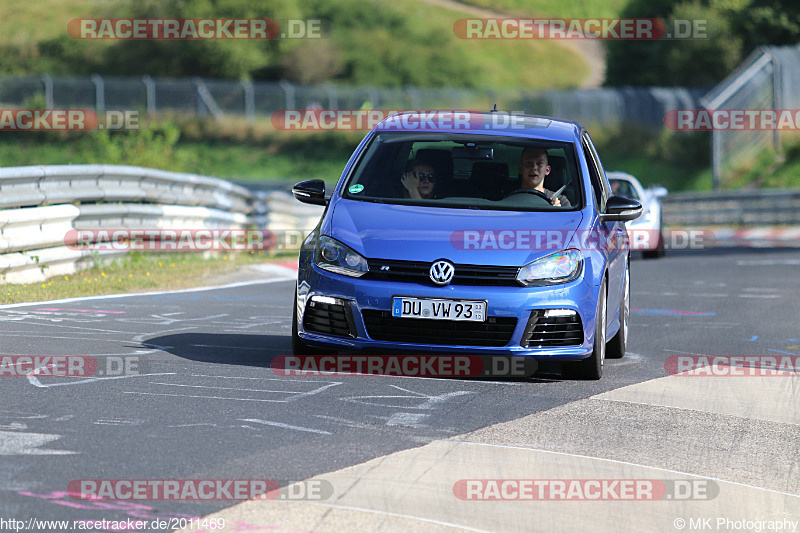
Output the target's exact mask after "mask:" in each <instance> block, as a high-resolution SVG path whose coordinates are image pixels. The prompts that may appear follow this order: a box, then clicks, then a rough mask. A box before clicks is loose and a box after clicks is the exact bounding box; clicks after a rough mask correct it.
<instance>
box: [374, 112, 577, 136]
mask: <svg viewBox="0 0 800 533" xmlns="http://www.w3.org/2000/svg"><path fill="white" fill-rule="evenodd" d="M456 114H461V115H460V120H461V122H460V126H459V127H454V126H453V125H452V124H453V122H452V121H453V118H454V116H455V115H456ZM448 118H449V120H448ZM440 119H441V120H440ZM465 120H466V121H467V122H468V123H466V124H465V123H464V121H465ZM403 121H406V122H407V123H408V122H413V123H414V124H420V123H422V124H425V126H424V127H418V128H410V127H409V128H406V127H403V126H402V123H403ZM583 129H584V128H583V126H581V124H580V123H578V122H572V121H568V120H560V119H556V118H553V117H545V116H539V115H527V114H520V113H505V112H497V111H490V112H477V111H452V110H441V111H401V112H398V113H393V114H391V115H389V116H388V117H386V118H385V119H383V120H382V121H381V122H380V123H378V124H377V125H376V126H375V127H374V128H373V130H372V131H397V132H405V133H408V132H413V131H419V132H423V131H424V132H433V133H470V134H475V133H477V134H483V135H502V136H509V137H533V138H536V139H543V140H550V141H561V142H575V141H576V140H577V139H579V138H580V134H581V131H583Z"/></svg>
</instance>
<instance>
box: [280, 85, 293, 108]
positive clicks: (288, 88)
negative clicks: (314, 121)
mask: <svg viewBox="0 0 800 533" xmlns="http://www.w3.org/2000/svg"><path fill="white" fill-rule="evenodd" d="M280 86H281V89H283V92H285V93H286V109H294V108H295V107H297V105H296V104H295V98H294V86H293V85H292V84H291V83H289V82H288V81H286V80H281V81H280Z"/></svg>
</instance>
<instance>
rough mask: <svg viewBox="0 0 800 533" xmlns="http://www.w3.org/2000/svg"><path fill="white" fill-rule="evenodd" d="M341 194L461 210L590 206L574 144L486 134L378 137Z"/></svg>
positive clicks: (576, 207)
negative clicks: (586, 202) (584, 197)
mask: <svg viewBox="0 0 800 533" xmlns="http://www.w3.org/2000/svg"><path fill="white" fill-rule="evenodd" d="M537 190H538V192H537ZM341 194H342V196H343V197H345V198H349V199H353V200H362V201H374V202H385V203H413V204H417V205H430V206H436V207H452V208H461V209H497V210H514V211H520V210H523V211H526V210H531V211H540V210H575V209H580V208H581V207H582V195H581V193H580V180H579V179H577V165H576V163H575V152H574V150H573V148H572V145H571V144H570V143H563V142H554V141H543V140H534V139H520V138H515V137H513V138H511V137H494V136H484V135H465V134H461V135H457V134H443V133H428V134H420V133H402V132H391V133H387V132H384V133H379V134H376V135H375V136H374V137H373V139H372V141H371V142H370V144H369V147H368V148H367V149H366V151H365V154H364V156H363V157H362V159H361V160H360V161H359V162H358V164H357V165H356V167H355V168H354V170H353V171H352V172H351V174H350V176H349V177H348V179H347V181H346V182H345V184H344V186H343V187H342V189H341ZM554 196H556V198H558V201H553V200H552V198H553V197H554ZM553 204H555V205H553Z"/></svg>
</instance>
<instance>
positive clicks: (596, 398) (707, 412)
mask: <svg viewBox="0 0 800 533" xmlns="http://www.w3.org/2000/svg"><path fill="white" fill-rule="evenodd" d="M591 399H592V400H598V401H602V402H617V403H627V404H631V405H646V406H648V407H663V408H665V409H678V410H680V411H691V412H693V413H702V414H704V415H707V414H721V415H723V416H732V417H735V418H741V419H743V420H748V421H752V420H753V419H748V418H745V417H741V416H738V415H734V414H730V413H717V412H715V411H703V410H702V409H692V408H691V407H677V406H675V405H664V404H660V403H649V402H632V401H630V400H615V399H613V398H599V397H597V396H593V397H592V398H591ZM774 423H776V424H787V425H789V426H800V424H794V423H792V422H774Z"/></svg>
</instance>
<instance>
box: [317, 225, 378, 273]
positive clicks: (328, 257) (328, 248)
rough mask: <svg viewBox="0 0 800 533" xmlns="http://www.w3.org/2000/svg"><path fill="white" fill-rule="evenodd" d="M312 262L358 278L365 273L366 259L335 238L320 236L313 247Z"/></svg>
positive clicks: (329, 269) (366, 268)
mask: <svg viewBox="0 0 800 533" xmlns="http://www.w3.org/2000/svg"><path fill="white" fill-rule="evenodd" d="M314 263H315V264H316V265H317V266H318V267H320V268H322V269H325V270H328V271H330V272H336V273H337V274H343V275H345V276H352V277H354V278H359V277H361V276H363V275H364V274H366V273H367V270H368V267H367V260H366V259H364V257H363V256H362V255H361V254H359V253H358V252H356V251H354V250H353V249H352V248H350V247H349V246H346V245H344V244H342V243H340V242H339V241H337V240H336V239H332V238H331V237H326V236H324V235H323V236H322V237H320V238H319V240H318V241H317V245H316V246H315V247H314Z"/></svg>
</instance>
